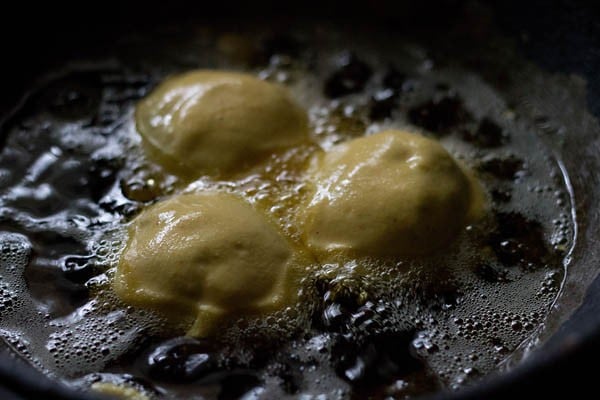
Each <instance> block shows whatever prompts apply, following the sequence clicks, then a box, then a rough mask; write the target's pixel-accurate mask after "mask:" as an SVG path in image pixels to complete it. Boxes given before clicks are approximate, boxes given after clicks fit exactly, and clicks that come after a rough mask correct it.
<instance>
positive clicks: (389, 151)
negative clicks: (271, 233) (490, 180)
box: [299, 130, 482, 260]
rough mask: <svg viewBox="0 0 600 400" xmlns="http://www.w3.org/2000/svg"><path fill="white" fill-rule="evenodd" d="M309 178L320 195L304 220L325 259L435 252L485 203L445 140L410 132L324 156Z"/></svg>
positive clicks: (374, 138)
mask: <svg viewBox="0 0 600 400" xmlns="http://www.w3.org/2000/svg"><path fill="white" fill-rule="evenodd" d="M309 179H310V180H311V181H312V183H313V190H314V194H313V196H312V198H311V199H310V202H309V203H308V204H307V206H306V207H305V209H304V210H303V212H301V214H300V216H299V221H300V224H301V226H302V228H303V231H304V233H303V235H304V240H305V242H306V244H307V245H308V247H309V248H310V249H311V250H312V252H314V253H315V254H316V255H317V257H318V258H319V259H321V260H323V259H325V258H327V257H328V256H330V255H335V254H340V253H341V254H346V255H351V256H374V257H377V256H421V255H427V254H431V253H432V252H434V251H436V250H438V249H440V248H442V247H444V246H446V245H448V244H449V243H450V242H451V241H452V240H453V239H454V238H456V237H457V235H458V234H459V232H460V230H461V229H462V228H463V227H464V226H465V224H466V223H467V220H468V218H469V217H470V216H474V215H475V214H478V211H477V210H474V208H479V207H481V204H482V195H481V190H480V188H479V186H478V185H477V183H476V182H475V181H474V180H472V179H471V178H470V177H469V176H468V174H467V173H466V172H465V170H464V169H463V168H462V167H461V166H459V164H458V163H457V162H456V161H455V160H454V159H453V158H452V157H451V156H450V155H449V154H448V152H447V151H446V150H445V149H444V148H443V147H442V145H441V144H440V143H439V142H437V141H435V140H432V139H428V138H426V137H424V136H422V135H419V134H414V133H408V132H405V131H398V130H388V131H384V132H380V133H377V134H374V135H371V136H367V137H362V138H359V139H354V140H351V141H349V142H346V143H343V144H340V145H338V146H336V147H334V148H333V149H332V150H331V151H329V152H327V153H322V154H319V155H317V156H316V157H315V159H314V160H313V164H312V166H311V169H310V171H309Z"/></svg>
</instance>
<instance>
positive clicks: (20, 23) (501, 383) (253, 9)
mask: <svg viewBox="0 0 600 400" xmlns="http://www.w3.org/2000/svg"><path fill="white" fill-rule="evenodd" d="M165 3H166V2H161V3H158V4H157V3H152V2H141V1H134V2H128V3H126V4H116V3H114V2H81V3H78V4H77V5H72V6H67V5H65V4H60V5H59V4H56V3H52V4H41V5H40V4H38V2H25V3H24V4H15V3H13V5H12V7H13V8H12V9H11V10H5V11H3V17H4V18H3V19H4V22H3V23H2V26H1V28H0V33H1V35H0V38H1V39H0V40H1V41H0V43H1V44H2V46H1V47H0V48H1V49H2V54H3V57H2V62H1V63H0V64H2V65H0V68H1V69H3V70H4V71H5V72H4V73H2V74H1V75H0V82H1V87H2V89H3V90H2V94H1V95H0V113H1V114H0V115H5V113H6V112H7V111H8V110H9V109H10V108H11V107H14V105H15V104H16V103H17V102H18V99H19V98H20V96H21V95H22V92H23V90H24V88H25V87H27V84H28V82H29V80H30V79H31V78H32V77H34V76H35V75H36V74H39V73H43V72H44V71H45V70H48V69H50V68H52V66H53V65H58V64H60V62H61V60H64V59H65V58H78V57H82V56H85V55H90V54H102V53H103V52H105V51H107V50H108V49H109V48H110V43H111V39H112V38H116V37H119V36H120V35H122V34H124V33H130V32H133V31H136V32H140V33H141V32H143V31H144V29H148V28H150V27H152V25H153V24H155V23H158V22H162V21H166V20H169V21H175V20H177V19H179V18H185V19H190V18H204V19H206V18H208V17H210V16H211V15H219V16H220V17H226V18H246V19H247V18H251V16H260V17H261V18H262V20H264V19H265V18H267V19H268V18H279V15H283V14H284V15H286V16H287V17H288V18H311V17H314V16H319V18H321V19H323V18H334V19H336V20H341V21H343V22H344V23H346V24H347V25H348V26H349V27H351V26H352V24H353V23H354V22H356V21H360V22H361V23H365V21H367V22H368V23H372V24H377V25H378V26H382V25H385V26H387V27H389V29H390V32H396V34H398V35H401V34H403V33H406V32H407V31H410V30H411V29H412V28H414V29H415V30H419V31H420V32H427V34H428V35H429V36H430V37H435V35H436V34H442V35H443V33H444V28H445V27H447V26H449V24H450V23H451V21H452V19H453V18H455V17H457V16H458V15H459V14H461V13H464V12H465V10H469V9H470V8H472V7H474V8H477V7H478V6H479V5H478V4H477V2H473V1H470V2H469V1H467V2H465V1H458V0H454V1H453V0H446V1H437V2H436V1H422V2H419V3H418V4H413V2H399V1H396V2H393V1H370V2H369V1H365V2H352V3H349V2H344V3H343V4H335V3H334V2H319V3H318V4H315V3H313V2H309V3H306V2H297V3H295V2H294V3H291V2H280V3H277V2H273V1H272V2H264V1H263V2H258V3H256V2H252V3H251V4H248V3H245V2H232V1H227V2H225V3H226V4H222V5H215V4H210V5H206V4H200V2H198V3H191V2H187V3H186V2H183V1H170V2H168V4H165ZM284 3H285V4H284ZM486 7H489V9H491V10H492V19H491V21H493V23H495V24H497V25H498V26H500V28H501V29H502V30H503V31H504V32H505V33H506V35H508V36H511V37H514V38H515V39H516V40H517V42H518V43H520V51H521V52H522V53H523V55H524V56H525V57H527V58H529V59H530V60H531V61H533V62H535V63H536V64H538V65H539V66H540V67H541V68H543V69H545V70H547V71H550V72H556V73H563V74H577V75H580V76H582V77H583V78H584V79H585V80H586V81H587V85H586V88H587V107H588V108H589V110H590V111H591V112H592V113H593V114H594V115H595V116H596V117H597V118H600V73H599V71H600V13H598V11H597V10H596V9H595V7H594V5H593V2H589V3H586V2H582V1H573V2H568V1H558V2H548V1H531V2H526V1H522V2H516V1H508V2H503V3H502V4H495V3H493V2H488V3H486ZM474 41H475V40H474ZM479 45H480V44H479ZM461 46H462V47H460V48H457V49H456V51H473V48H474V47H473V48H471V47H470V46H469V41H468V40H467V41H465V42H464V43H461ZM569 135H570V136H569V140H568V142H567V143H566V144H565V145H564V146H563V147H562V148H561V149H560V150H559V151H560V157H561V158H562V160H563V162H564V165H565V167H566V169H567V171H569V174H570V178H571V183H572V186H573V191H574V195H575V200H576V205H577V222H578V226H579V235H578V240H577V245H576V247H575V249H574V252H573V254H572V261H571V264H570V270H569V276H570V277H571V278H570V281H569V282H568V284H567V286H566V287H565V292H564V295H563V297H562V300H561V301H560V302H559V306H560V312H561V313H562V314H563V315H561V316H560V318H557V321H558V322H557V324H556V325H557V326H556V327H555V328H553V331H554V334H553V335H552V336H551V337H550V338H549V339H548V340H546V341H545V342H544V343H543V344H542V345H541V346H540V347H539V348H537V350H536V351H535V352H533V353H532V354H531V355H530V356H529V357H528V358H526V359H525V360H524V361H523V362H522V363H521V364H519V365H518V366H516V367H515V368H513V369H512V370H511V371H509V372H508V373H504V374H498V375H493V376H490V377H487V378H485V379H483V380H482V381H481V382H480V383H479V384H477V385H475V386H473V387H470V388H467V389H465V390H462V391H460V392H457V393H446V392H444V393H438V394H435V395H433V396H432V398H435V399H504V398H510V397H516V398H521V396H525V395H534V396H536V398H544V397H548V398H555V397H569V398H597V397H598V396H597V385H598V384H597V381H596V379H597V378H596V377H595V376H594V375H595V374H594V372H595V370H596V369H597V360H598V357H599V356H600V278H596V276H597V271H598V270H599V269H600V246H599V245H598V238H600V207H599V205H600V138H599V137H595V136H593V137H589V136H586V135H585V133H584V132H583V131H581V132H578V131H573V132H569ZM0 138H1V136H0ZM1 142H2V140H0V144H1ZM579 294H581V295H582V299H583V300H582V301H581V302H580V301H579V300H578V298H579V297H578V295H579ZM583 295H584V296H583ZM594 393H596V394H594ZM42 398H43V399H54V398H55V399H88V398H89V399H93V398H96V397H93V396H91V395H85V396H84V395H82V394H81V393H74V392H71V391H69V390H67V389H66V388H65V387H63V386H62V385H60V384H59V383H57V382H54V381H51V380H50V379H48V378H46V377H44V376H42V375H41V374H40V373H39V372H37V371H35V370H34V369H33V368H31V367H29V366H28V365H27V364H26V363H24V362H22V361H21V360H19V359H18V358H17V357H15V356H14V355H13V354H11V353H10V352H9V351H8V350H6V349H3V350H2V351H0V399H6V400H10V399H42Z"/></svg>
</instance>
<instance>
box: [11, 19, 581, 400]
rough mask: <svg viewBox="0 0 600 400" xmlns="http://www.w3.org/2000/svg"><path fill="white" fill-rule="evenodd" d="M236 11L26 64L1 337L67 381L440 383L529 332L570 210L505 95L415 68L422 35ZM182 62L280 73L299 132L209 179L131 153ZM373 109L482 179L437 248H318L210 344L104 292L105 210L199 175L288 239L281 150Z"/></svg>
mask: <svg viewBox="0 0 600 400" xmlns="http://www.w3.org/2000/svg"><path fill="white" fill-rule="evenodd" d="M236 29H237V31H236V30H232V29H226V28H223V29H221V28H210V27H204V26H203V27H202V28H198V27H195V28H182V27H180V28H178V29H176V30H169V31H168V32H169V34H168V35H164V32H163V33H162V34H161V33H158V34H157V35H156V37H154V36H152V35H148V36H145V37H143V38H142V37H135V36H134V37H131V38H126V39H124V40H123V41H122V43H117V44H116V45H115V49H114V54H110V55H107V58H106V59H104V60H92V61H90V62H88V63H85V64H84V63H79V64H75V63H74V64H66V65H65V67H64V68H63V69H61V70H58V71H55V73H53V74H50V75H49V76H47V77H45V79H43V80H41V83H40V84H39V85H38V86H37V87H35V88H33V89H32V91H31V92H30V93H29V96H28V98H27V99H26V101H25V102H24V105H23V107H22V109H20V110H18V112H17V113H15V114H14V116H13V117H12V118H10V119H9V120H7V121H8V122H7V123H6V124H5V125H4V131H3V132H2V134H3V135H5V137H6V140H5V142H4V147H3V148H2V149H1V151H2V153H1V154H0V190H1V195H0V236H1V238H0V246H1V253H0V335H1V336H2V337H3V338H4V340H5V341H6V343H7V344H8V345H10V346H11V347H12V348H13V349H14V350H15V351H17V352H18V353H20V354H21V355H23V356H24V357H25V358H27V359H29V360H30V361H31V362H32V363H33V364H34V365H35V366H36V367H38V368H39V369H41V370H42V371H44V372H46V373H48V374H49V375H51V376H53V377H56V378H60V379H63V380H65V381H66V382H67V383H69V384H70V385H73V386H76V387H79V388H83V389H87V388H88V387H90V386H93V384H95V383H96V384H97V383H98V382H109V383H116V384H120V385H125V386H130V387H133V388H135V389H138V390H140V391H141V392H143V393H145V394H146V395H147V396H148V397H150V398H153V397H157V398H198V399H200V398H207V399H210V398H218V399H234V398H241V397H244V398H286V397H294V398H296V397H298V396H302V398H306V399H313V398H314V399H318V398H319V399H320V398H327V399H329V398H340V399H344V398H365V397H367V396H371V398H390V397H391V398H405V397H411V396H415V395H418V394H422V393H428V392H432V391H435V390H438V389H444V388H447V389H458V388H460V387H462V386H465V385H468V384H471V383H472V382H476V381H477V379H479V378H480V377H482V376H484V375H486V374H488V373H490V372H492V371H495V370H497V369H499V368H500V369H501V368H502V367H503V365H505V364H506V363H507V362H508V360H510V358H511V355H512V354H513V353H515V351H517V350H518V349H519V348H521V347H523V346H525V345H527V344H528V343H530V342H532V341H534V340H535V338H536V337H537V334H538V333H539V331H540V330H541V329H542V328H543V323H544V320H545V318H546V316H547V315H548V313H549V312H550V310H551V307H552V304H553V302H554V301H555V300H556V298H557V296H558V295H559V293H560V288H561V282H562V281H563V278H564V274H565V272H566V271H565V265H564V257H565V255H566V254H567V253H568V251H569V249H570V248H571V246H572V245H573V240H574V239H573V238H574V230H575V225H574V221H573V219H572V213H571V207H572V204H571V198H570V196H569V191H568V186H567V185H566V184H565V179H566V177H565V176H564V175H563V171H561V168H560V164H559V161H558V160H556V159H555V158H554V157H553V155H552V151H551V149H550V148H548V147H547V146H546V145H545V144H544V141H543V140H542V139H541V138H540V136H542V135H543V132H540V128H539V126H538V124H537V123H536V121H534V120H531V119H530V118H528V115H529V114H528V113H527V112H525V111H524V109H525V107H526V104H519V103H512V102H509V100H507V99H506V98H505V97H504V96H503V94H501V92H500V91H499V89H498V88H497V87H496V86H494V85H492V84H490V83H489V82H488V80H489V79H490V78H489V76H485V77H484V76H483V75H484V74H483V73H482V74H480V73H479V71H478V70H477V69H476V68H475V69H473V68H466V67H465V66H464V65H461V63H460V62H458V61H457V62H451V61H449V60H446V62H445V63H442V64H441V65H437V64H436V63H435V62H434V60H433V58H432V54H437V53H435V51H434V50H432V49H429V48H427V47H425V46H424V45H423V44H416V43H413V42H411V41H409V40H406V42H396V43H390V41H389V40H384V37H378V36H377V34H376V33H372V34H371V36H369V37H364V36H361V35H360V34H358V33H355V34H351V33H348V32H344V31H341V30H336V29H334V28H325V27H323V26H314V27H303V28H301V29H297V30H296V31H293V32H291V33H286V34H284V35H282V34H278V33H275V32H270V31H259V30H255V29H252V28H251V29H248V30H243V29H242V28H240V27H237V28H236ZM166 36H168V39H164V37H166ZM176 39H177V40H176ZM175 43H176V44H175ZM349 44H351V45H349ZM374 44H376V45H374ZM191 68H215V69H220V68H222V69H235V70H243V71H247V72H250V73H254V74H256V75H257V76H259V77H261V78H263V79H268V80H272V81H276V82H280V83H283V84H285V85H287V86H288V87H289V88H290V90H291V91H292V93H293V95H294V97H295V98H296V99H298V101H299V102H300V103H301V104H302V105H303V106H304V107H305V108H306V109H307V110H308V112H309V115H310V120H311V130H312V137H313V140H314V142H315V143H316V145H315V146H306V147H301V148H295V149H292V150H290V151H287V152H285V153H281V154H276V155H273V156H272V157H271V158H270V159H269V160H267V161H266V162H265V163H263V164H261V165H259V166H257V167H256V168H255V169H254V170H252V171H251V172H250V173H247V174H244V175H241V176H234V177H232V178H228V179H223V180H218V179H211V178H208V177H201V178H200V179H198V180H196V181H193V182H182V181H180V180H179V179H178V178H176V177H174V176H172V175H169V174H168V173H167V172H165V171H163V170H161V169H160V168H159V167H157V166H156V165H153V164H152V163H151V162H150V161H148V160H147V159H146V158H145V156H144V154H143V151H142V149H141V146H140V139H139V137H138V135H137V134H136V132H135V126H134V125H133V119H132V112H133V108H134V106H135V102H136V101H137V100H138V99H140V98H141V97H143V96H144V95H145V94H147V93H148V91H149V90H151V88H152V87H154V86H155V85H156V84H157V83H158V82H160V81H161V80H162V79H163V78H164V77H165V76H167V75H169V74H171V73H176V72H180V71H184V70H188V69H191ZM522 79H527V77H522ZM391 127H394V128H409V129H412V130H415V129H422V130H424V134H426V135H432V136H433V137H436V138H438V139H439V140H440V141H441V142H442V143H443V145H444V146H445V147H446V148H447V149H448V150H449V151H450V152H451V153H452V154H453V155H454V156H455V157H457V158H459V159H461V160H462V162H463V163H464V164H466V165H467V166H469V167H470V168H471V169H473V170H474V171H475V172H476V174H477V177H478V179H479V180H480V181H481V182H482V184H483V186H484V187H485V190H486V193H487V195H488V196H489V199H490V204H491V207H490V208H491V211H490V213H489V216H488V217H487V218H486V219H485V220H484V221H482V222H481V223H479V224H477V225H472V226H469V227H467V229H465V231H464V232H463V233H462V235H461V236H460V237H459V238H458V239H457V241H456V243H455V244H454V245H453V247H452V248H450V249H449V250H448V251H447V252H446V253H445V254H443V255H440V256H435V257H430V258H427V259H422V260H417V261H407V260H399V259H387V260H372V259H357V260H351V261H348V262H345V263H344V264H342V265H340V264H331V265H322V266H320V267H319V268H318V272H317V273H315V274H313V275H311V276H309V277H308V278H307V279H306V282H305V291H304V293H303V297H302V300H301V302H300V304H299V305H298V306H297V307H294V308H290V309H287V310H284V311H282V312H280V313H277V314H273V315H269V316H267V317H265V318H262V319H258V320H256V319H246V320H243V319H240V320H239V321H234V322H233V323H232V324H231V326H230V327H229V329H227V330H226V331H224V332H223V333H222V335H221V336H220V337H219V338H218V339H216V340H213V341H207V340H195V339H191V338H185V337H178V336H180V335H181V334H182V332H184V330H182V329H181V327H173V326H169V325H168V324H166V323H165V322H164V321H163V320H162V319H161V318H160V316H158V315H154V314H153V313H151V312H148V311H144V310H136V309H133V308H131V307H128V306H126V305H124V304H121V303H120V302H119V301H118V299H117V298H116V297H115V296H114V294H113V293H112V291H111V288H110V279H111V276H112V274H113V271H114V266H115V263H116V261H117V260H118V256H119V252H120V251H121V249H122V247H123V243H124V239H125V237H124V230H125V229H124V227H125V226H126V224H127V223H128V221H131V219H132V218H133V217H134V216H135V215H136V214H137V213H139V211H140V210H142V209H143V208H144V207H147V206H148V205H149V204H152V203H153V202H155V201H158V200H160V199H162V198H164V197H166V196H169V195H170V194H172V193H178V192H190V191H201V190H204V189H207V188H219V189H221V190H227V191H231V192H234V193H236V194H238V195H241V196H243V197H245V198H246V199H248V200H249V201H250V202H252V203H254V204H255V205H256V206H257V207H259V208H261V209H264V210H265V211H266V212H267V213H269V214H271V215H272V216H273V217H274V218H275V219H276V220H277V221H279V223H280V225H281V228H282V229H283V230H284V231H285V232H286V233H287V234H288V235H289V236H290V237H292V239H293V240H299V239H298V232H297V227H296V226H295V224H294V223H293V217H294V215H295V214H296V211H297V207H299V203H300V201H301V200H302V199H303V196H304V195H305V190H306V187H305V183H304V182H303V179H302V169H303V167H304V165H305V164H306V162H307V160H308V158H309V157H310V155H311V154H313V153H314V152H315V151H316V149H317V148H318V147H317V145H318V146H320V147H322V148H324V149H328V148H330V147H331V146H333V145H334V144H336V143H339V142H342V141H344V140H348V139H351V138H354V137H358V136H361V135H365V134H369V133H373V132H376V131H379V130H382V129H384V128H391ZM365 271H368V273H365Z"/></svg>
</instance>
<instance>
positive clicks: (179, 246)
mask: <svg viewBox="0 0 600 400" xmlns="http://www.w3.org/2000/svg"><path fill="white" fill-rule="evenodd" d="M299 258H301V255H299V253H298V252H297V251H295V250H294V249H293V248H292V247H291V246H290V244H289V243H288V241H287V240H286V239H285V238H284V237H283V236H281V234H280V233H279V231H278V230H277V228H276V227H275V226H274V225H273V224H271V222H270V221H268V219H267V218H266V217H265V216H264V215H262V214H261V213H260V212H258V211H257V210H255V209H254V208H253V207H252V206H251V205H250V204H249V203H247V202H245V201H244V200H242V199H240V198H238V197H236V196H234V195H231V194H227V193H220V192H204V193H200V194H183V195H178V196H175V197H172V198H170V199H168V200H166V201H163V202H161V203H158V204H155V205H153V206H151V207H150V208H148V209H146V210H145V211H144V212H143V213H142V214H141V215H139V216H138V217H137V218H136V219H135V220H134V221H133V223H132V225H131V226H130V229H129V241H128V243H127V246H126V248H125V250H124V252H123V254H122V256H121V259H120V262H119V265H118V267H117V273H116V277H115V281H114V287H115V290H116V292H117V294H118V295H119V296H120V297H121V299H122V300H124V301H125V302H127V303H130V304H133V305H137V306H140V307H147V308H152V309H157V310H159V311H161V312H163V313H165V314H166V315H167V316H168V317H170V318H171V319H173V320H175V321H184V320H186V319H194V318H195V323H194V325H193V326H192V328H191V329H190V331H189V332H188V334H190V335H193V336H207V335H210V334H211V333H212V332H213V331H214V329H215V328H216V327H217V326H218V325H219V323H221V322H222V321H223V320H225V319H226V318H228V317H230V316H232V315H245V314H256V313H264V312H269V311H273V310H277V309H280V308H282V307H284V306H285V305H286V304H289V303H290V301H293V300H294V299H295V296H296V294H297V287H296V286H295V285H296V284H297V282H296V279H295V275H296V274H297V272H296V269H297V265H296V263H297V262H298V259H299ZM304 264H305V263H304Z"/></svg>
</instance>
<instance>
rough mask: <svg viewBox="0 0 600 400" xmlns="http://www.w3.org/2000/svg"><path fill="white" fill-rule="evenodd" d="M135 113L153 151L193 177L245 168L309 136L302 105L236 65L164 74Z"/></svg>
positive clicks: (175, 169)
mask: <svg viewBox="0 0 600 400" xmlns="http://www.w3.org/2000/svg"><path fill="white" fill-rule="evenodd" d="M135 120H136V127H137V130H138V131H139V133H140V134H141V136H142V138H143V141H144V144H145V145H146V148H147V149H148V152H149V155H150V156H151V158H153V159H155V160H156V161H157V162H158V163H160V164H162V165H163V166H164V167H166V168H167V169H168V170H170V171H172V172H175V173H177V174H179V175H182V176H184V177H191V178H193V177H197V176H200V175H202V174H212V175H215V174H230V173H235V172H240V171H243V170H244V169H246V168H248V167H249V166H252V165H254V164H256V163H257V162H259V161H260V160H261V159H262V158H264V157H265V156H267V155H269V154H271V153H273V152H274V151H277V150H280V149H283V148H286V147H289V146H294V145H298V144H300V143H303V142H305V141H306V140H307V137H308V118H307V115H306V112H305V111H304V110H303V109H302V108H301V107H300V106H299V105H298V104H296V102H295V101H294V100H293V99H292V97H291V96H290V94H289V93H288V91H287V90H286V89H285V88H284V87H283V86H280V85H276V84H273V83H268V82H265V81H261V80H260V79H257V78H255V77H253V76H252V75H249V74H243V73H235V72H219V71H210V70H196V71H192V72H187V73H184V74H180V75H176V76H173V77H171V78H168V79H166V80H165V81H164V82H163V83H161V84H160V85H159V86H158V87H157V88H156V89H154V90H153V91H152V92H151V93H150V95H148V96H147V97H146V98H144V99H143V100H141V101H140V102H139V103H138V105H137V108H136V111H135Z"/></svg>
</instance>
